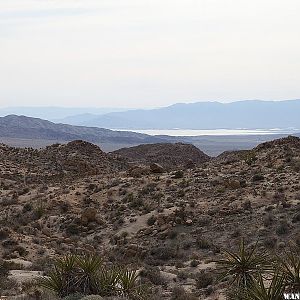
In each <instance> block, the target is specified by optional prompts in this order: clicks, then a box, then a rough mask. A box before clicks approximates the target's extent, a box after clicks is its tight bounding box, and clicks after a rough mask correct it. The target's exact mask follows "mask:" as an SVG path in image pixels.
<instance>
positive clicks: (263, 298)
mask: <svg viewBox="0 0 300 300" xmlns="http://www.w3.org/2000/svg"><path fill="white" fill-rule="evenodd" d="M284 289H285V276H283V275H282V274H280V273H279V272H278V271H276V272H275V273H274V275H273V277H272V279H271V282H268V281H266V280H265V279H264V278H263V276H262V275H261V274H258V275H257V279H255V280H254V281H253V282H252V284H251V287H248V288H247V289H246V291H245V295H244V299H245V300H282V299H284V298H283V293H284Z"/></svg>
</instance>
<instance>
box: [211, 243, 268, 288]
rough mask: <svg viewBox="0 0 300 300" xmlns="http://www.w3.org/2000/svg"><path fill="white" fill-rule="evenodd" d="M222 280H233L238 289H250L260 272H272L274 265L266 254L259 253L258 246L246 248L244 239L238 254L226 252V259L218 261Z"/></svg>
mask: <svg viewBox="0 0 300 300" xmlns="http://www.w3.org/2000/svg"><path fill="white" fill-rule="evenodd" d="M217 263H218V265H219V271H220V278H227V277H230V278H231V283H235V284H236V285H237V287H244V288H246V287H248V286H251V284H252V283H253V282H254V280H255V277H256V276H257V274H258V272H260V273H261V274H265V273H268V272H271V270H272V265H271V263H270V259H269V256H268V255H267V253H266V252H262V253H260V252H258V250H257V244H256V245H255V246H254V247H253V249H250V248H247V247H245V242H244V240H243V239H242V240H241V243H240V246H239V250H238V252H237V253H234V252H230V251H226V250H225V251H224V258H223V259H221V260H218V261H217Z"/></svg>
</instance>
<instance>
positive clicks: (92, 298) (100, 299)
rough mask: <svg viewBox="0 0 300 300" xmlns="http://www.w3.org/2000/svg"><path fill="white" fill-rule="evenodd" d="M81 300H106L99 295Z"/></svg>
mask: <svg viewBox="0 0 300 300" xmlns="http://www.w3.org/2000/svg"><path fill="white" fill-rule="evenodd" d="M81 300H104V299H103V298H102V297H101V296H99V295H89V296H85V297H83V298H81Z"/></svg>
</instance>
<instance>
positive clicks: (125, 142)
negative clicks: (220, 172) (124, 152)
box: [0, 115, 299, 156]
mask: <svg viewBox="0 0 300 300" xmlns="http://www.w3.org/2000/svg"><path fill="white" fill-rule="evenodd" d="M283 136H286V135H278V134H276V135H275V134H269V135H248V136H247V135H243V136H241V135H236V136H196V137H190V136H181V137H175V136H166V135H165V136H150V135H147V134H140V133H135V132H128V131H114V130H109V129H103V128H97V127H84V126H74V125H66V124H56V123H53V122H50V121H46V120H42V119H39V118H31V117H26V116H16V115H8V116H5V117H0V143H5V144H8V145H11V146H17V147H34V148H40V147H45V146H47V145H51V144H54V143H57V142H58V143H66V142H69V141H73V140H85V141H88V142H91V143H94V144H97V145H99V146H100V147H101V149H102V150H104V151H114V150H116V149H120V148H124V147H131V146H136V145H140V144H153V143H178V142H181V143H187V144H193V145H195V146H196V147H198V148H199V149H201V150H202V151H204V152H205V153H207V154H209V155H211V156H215V155H218V154H220V153H222V152H223V151H226V150H241V149H251V148H253V147H255V146H256V145H258V144H260V143H262V142H265V141H270V140H273V139H275V138H280V137H283ZM298 136H299V134H298Z"/></svg>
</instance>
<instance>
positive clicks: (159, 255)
mask: <svg viewBox="0 0 300 300" xmlns="http://www.w3.org/2000/svg"><path fill="white" fill-rule="evenodd" d="M151 255H152V256H153V257H154V258H156V259H160V260H169V259H172V258H175V257H176V249H174V248H173V247H171V246H164V247H157V248H154V249H152V250H151Z"/></svg>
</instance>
